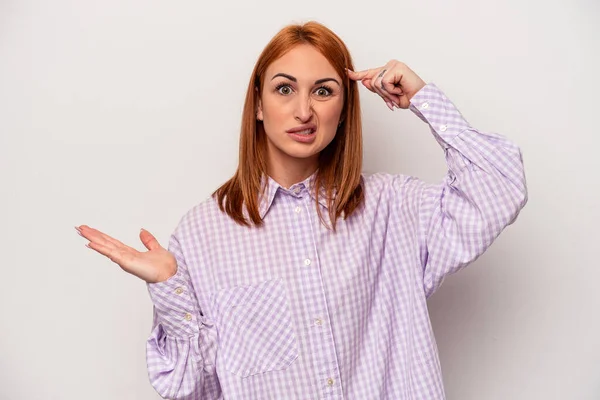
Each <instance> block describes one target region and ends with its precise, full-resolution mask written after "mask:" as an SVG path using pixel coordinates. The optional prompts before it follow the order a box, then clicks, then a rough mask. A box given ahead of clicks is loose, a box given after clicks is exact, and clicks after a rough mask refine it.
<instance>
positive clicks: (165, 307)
mask: <svg viewBox="0 0 600 400" xmlns="http://www.w3.org/2000/svg"><path fill="white" fill-rule="evenodd" d="M353 70H354V66H353V63H352V60H351V57H350V54H349V53H348V50H347V49H346V46H345V45H344V43H343V42H342V41H341V39H340V38H339V37H338V36H336V35H335V34H334V33H333V32H331V31H330V30H329V29H327V28H326V27H324V26H322V25H320V24H318V23H314V22H311V23H307V24H304V25H293V26H288V27H286V28H284V29H283V30H281V31H280V32H279V33H277V35H276V36H275V37H274V38H273V39H272V40H271V42H270V43H269V44H268V45H267V46H266V48H265V49H264V51H263V53H262V54H261V55H260V57H259V59H258V62H257V63H256V66H255V68H254V71H253V73H252V76H251V79H250V83H249V85H248V90H247V94H246V103H245V107H244V112H243V115H242V127H241V137H240V153H239V166H238V169H237V171H236V173H235V175H234V176H233V177H232V178H231V179H230V180H229V181H228V182H226V183H225V184H224V185H223V186H221V187H220V188H219V189H218V190H217V191H216V192H215V193H214V194H213V196H212V197H210V198H209V199H207V200H206V201H204V202H202V203H201V204H198V205H196V206H195V207H193V208H191V210H190V211H189V212H188V213H186V215H185V216H184V217H183V218H182V219H181V221H180V223H179V225H178V227H177V228H176V230H175V232H174V233H173V235H172V236H171V239H170V243H169V246H168V250H167V249H165V248H163V247H161V246H160V245H159V244H158V242H157V241H156V239H155V238H154V237H153V236H152V235H151V234H150V233H149V232H147V231H145V230H142V231H141V233H140V239H141V240H142V242H143V243H144V245H145V247H146V248H147V249H148V251H147V252H138V251H136V250H135V249H133V248H131V247H128V246H126V245H124V244H122V243H120V242H119V241H117V240H115V239H113V238H111V237H110V236H108V235H106V234H104V233H102V232H100V231H98V230H96V229H93V228H90V227H88V226H85V225H83V226H80V227H77V230H78V232H80V234H81V235H82V236H84V237H85V238H86V239H88V240H89V241H90V243H89V247H90V248H92V249H93V250H95V251H97V252H99V253H100V254H103V255H104V256H107V257H108V258H110V259H111V260H112V261H114V262H115V263H117V264H118V265H120V266H121V268H123V269H124V270H125V271H127V272H129V273H132V274H134V275H135V276H138V277H139V278H141V279H143V280H144V281H146V282H148V287H149V292H150V296H151V298H152V300H153V303H154V324H153V331H152V333H151V336H150V338H149V339H148V342H147V361H148V371H149V377H150V380H151V382H152V384H153V386H154V387H155V388H156V390H157V391H158V392H159V393H160V394H161V395H162V396H163V397H165V398H170V399H221V398H225V399H321V398H323V399H334V398H335V399H342V398H345V399H394V400H398V399H442V398H444V389H443V386H442V376H441V370H440V364H439V359H438V353H437V348H436V344H435V339H434V336H433V332H432V329H431V325H430V320H429V315H428V312H427V303H426V300H427V298H428V297H429V296H430V295H431V294H433V293H434V292H435V290H436V289H437V288H438V287H439V286H440V285H441V283H442V281H443V279H444V278H445V277H446V276H447V275H449V274H451V273H454V272H456V271H458V270H459V269H461V268H463V267H465V266H466V265H467V264H469V263H470V262H472V261H473V260H475V259H476V258H477V257H478V256H480V255H481V254H482V253H483V252H484V251H485V250H486V249H487V248H488V247H489V246H490V244H491V243H492V242H493V240H494V239H495V238H496V237H497V236H498V235H499V234H500V232H501V231H502V230H503V229H504V228H505V227H506V226H507V225H509V224H510V223H512V222H513V221H514V220H515V218H516V217H517V215H518V213H519V211H520V210H521V208H522V207H523V206H524V204H525V203H526V201H527V191H526V186H525V177H524V173H523V164H522V159H521V153H520V150H519V148H518V147H517V146H516V145H514V144H513V143H511V142H509V141H508V140H507V139H505V138H504V137H502V136H500V135H497V134H492V133H487V132H481V131H478V130H477V129H475V128H474V127H472V126H470V125H469V124H468V122H467V121H465V119H464V118H463V117H462V116H461V114H460V113H459V112H458V110H457V109H456V108H455V106H454V105H453V104H452V103H451V102H450V100H448V98H447V97H446V96H445V94H444V93H443V92H442V91H441V90H440V89H438V88H437V87H436V86H435V85H433V84H425V82H423V80H421V78H419V76H418V75H417V74H416V73H415V72H413V71H412V70H411V69H410V68H409V67H407V66H406V65H405V64H403V63H402V62H399V61H390V62H388V63H387V64H386V65H384V66H382V67H378V68H373V69H369V70H365V71H361V72H353ZM357 82H361V83H362V84H363V85H364V86H365V87H366V88H367V89H369V90H370V91H372V92H374V93H376V94H378V95H379V96H380V97H381V98H382V99H383V100H384V101H385V103H386V104H387V106H388V107H389V108H390V109H392V110H394V109H395V108H401V109H410V110H411V111H412V112H413V113H414V114H416V116H417V117H419V118H420V119H422V120H423V121H424V122H425V123H427V124H428V125H429V126H430V128H431V132H432V133H433V135H434V136H435V138H436V139H437V141H438V142H439V143H440V145H441V146H442V147H443V149H444V153H445V157H446V160H447V164H448V174H447V175H446V177H445V178H444V179H443V181H442V182H441V183H440V184H436V185H430V184H426V183H424V182H422V181H420V180H418V179H415V178H413V177H409V176H404V175H390V174H374V175H371V176H364V175H362V174H361V169H362V131H361V117H360V105H359V98H358V89H357Z"/></svg>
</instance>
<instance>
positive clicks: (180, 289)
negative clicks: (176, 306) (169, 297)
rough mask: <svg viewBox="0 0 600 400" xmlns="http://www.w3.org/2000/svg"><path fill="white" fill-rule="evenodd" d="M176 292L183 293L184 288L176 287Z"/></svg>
mask: <svg viewBox="0 0 600 400" xmlns="http://www.w3.org/2000/svg"><path fill="white" fill-rule="evenodd" d="M175 293H177V294H181V293H183V289H182V288H180V287H178V288H177V289H175Z"/></svg>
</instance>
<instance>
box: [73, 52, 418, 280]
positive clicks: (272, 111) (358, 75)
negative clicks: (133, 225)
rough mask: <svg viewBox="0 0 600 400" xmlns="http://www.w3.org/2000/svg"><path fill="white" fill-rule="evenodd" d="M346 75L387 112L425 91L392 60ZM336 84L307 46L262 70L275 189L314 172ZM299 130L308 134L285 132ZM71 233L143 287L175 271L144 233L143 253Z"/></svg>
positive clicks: (334, 113) (263, 116) (98, 236)
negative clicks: (130, 275)
mask: <svg viewBox="0 0 600 400" xmlns="http://www.w3.org/2000/svg"><path fill="white" fill-rule="evenodd" d="M347 73H348V77H349V78H350V79H353V80H355V81H357V82H360V83H362V85H363V86H364V87H365V88H367V89H368V90H370V91H371V92H373V93H376V94H377V95H379V96H380V97H381V98H382V100H384V102H385V103H386V104H387V106H388V108H390V110H394V109H395V108H403V109H406V108H408V107H409V106H410V99H411V98H412V97H413V96H414V95H415V94H416V93H417V92H418V91H419V90H421V88H423V86H425V82H424V81H423V80H422V79H421V78H420V77H419V76H418V75H417V74H416V73H414V72H413V71H412V70H411V69H410V68H409V67H408V66H406V64H404V63H402V62H400V61H397V60H391V61H389V62H388V63H387V64H386V65H384V66H382V67H378V68H372V69H368V70H363V71H358V72H354V71H350V70H348V71H347ZM278 74H284V75H278ZM323 80H326V81H323ZM336 81H337V83H336ZM341 83H342V80H341V77H340V76H339V75H338V74H337V73H336V72H335V69H334V68H333V66H331V64H329V62H328V61H327V59H326V58H325V57H324V56H323V55H322V54H320V53H319V52H318V51H316V50H315V49H314V48H312V47H310V46H308V45H302V46H297V47H295V48H293V49H291V50H290V51H289V52H287V53H286V54H285V55H284V56H282V57H281V58H280V59H278V60H276V61H274V62H273V63H272V64H271V65H270V66H269V67H268V68H267V71H266V74H265V79H264V87H263V88H262V89H263V90H262V98H261V99H260V102H259V109H258V110H257V119H259V120H262V121H263V124H264V128H265V133H266V135H267V143H268V145H267V148H268V154H267V164H268V173H269V175H270V176H271V177H272V178H273V179H274V180H275V181H276V182H278V183H279V184H280V185H282V186H284V187H290V186H291V185H293V184H294V183H296V182H300V181H302V180H304V179H306V178H307V177H308V176H310V175H311V174H312V173H313V172H314V171H315V170H316V169H317V167H318V164H317V163H318V155H319V153H320V152H321V151H322V150H323V149H324V148H325V147H327V145H328V144H329V143H330V142H331V141H332V140H333V138H334V137H335V134H336V132H337V128H338V124H339V122H340V117H341V111H342V108H343V105H344V93H343V90H342V86H341ZM323 86H326V87H327V88H326V89H325V88H323ZM305 127H308V128H309V129H310V131H305V132H304V133H303V132H299V133H295V132H288V131H290V130H294V129H304V128H305ZM306 132H310V133H309V134H308V135H307V134H305V133H306ZM75 230H76V231H77V233H78V234H79V235H80V236H82V237H83V238H85V239H87V240H89V243H88V244H86V246H87V247H89V248H90V249H92V250H94V251H96V252H98V253H100V254H102V255H103V256H105V257H107V258H108V259H110V260H111V261H113V262H114V263H115V264H117V265H119V266H120V267H121V268H122V269H123V270H124V271H125V272H128V273H130V274H132V275H135V276H137V277H138V278H140V279H142V280H144V281H146V282H148V283H157V282H162V281H165V280H167V279H169V278H170V277H171V276H173V275H175V273H176V272H177V262H176V260H175V257H174V256H173V254H171V253H170V252H169V251H168V250H167V249H165V248H164V247H162V246H161V245H160V244H159V243H158V241H157V240H156V238H155V237H154V236H153V235H152V234H151V233H150V232H148V231H146V230H145V229H142V230H141V231H140V235H139V236H140V240H141V241H142V243H143V244H144V247H146V249H147V250H148V251H138V250H136V249H134V248H132V247H130V246H127V245H125V244H123V243H121V242H120V241H118V240H117V239H114V238H112V237H111V236H109V235H107V234H105V233H103V232H101V231H99V230H97V229H94V228H91V227H89V226H87V225H81V226H76V227H75Z"/></svg>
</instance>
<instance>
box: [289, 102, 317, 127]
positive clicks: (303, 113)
mask: <svg viewBox="0 0 600 400" xmlns="http://www.w3.org/2000/svg"><path fill="white" fill-rule="evenodd" d="M313 111H314V110H313V106H312V101H311V99H310V97H308V98H306V97H302V96H298V104H297V105H296V110H295V115H294V117H295V118H296V119H297V120H298V121H300V122H301V123H303V124H305V123H307V122H308V121H310V119H311V118H312V116H313Z"/></svg>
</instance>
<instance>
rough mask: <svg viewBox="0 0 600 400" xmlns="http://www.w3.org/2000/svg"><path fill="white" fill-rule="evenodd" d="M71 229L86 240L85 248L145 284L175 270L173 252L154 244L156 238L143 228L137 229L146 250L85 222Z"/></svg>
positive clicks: (175, 261)
mask: <svg viewBox="0 0 600 400" xmlns="http://www.w3.org/2000/svg"><path fill="white" fill-rule="evenodd" d="M75 230H76V231H77V232H78V233H79V235H80V236H82V237H84V238H86V239H87V240H89V241H90V243H89V244H87V247H89V248H91V249H93V250H96V251H97V252H98V253H100V254H102V255H104V256H106V257H108V258H109V259H110V260H111V261H113V262H114V263H116V264H118V265H119V266H120V267H121V268H122V269H123V270H124V271H126V272H129V273H130V274H132V275H135V276H137V277H138V278H140V279H143V280H144V281H146V282H148V283H157V282H163V281H166V280H167V279H169V278H170V277H171V276H173V275H175V273H176V272H177V260H175V257H174V256H173V254H171V253H170V252H169V251H168V250H167V249H165V248H164V247H162V246H161V245H160V244H158V241H157V240H156V238H155V237H154V236H152V234H151V233H150V232H148V231H147V230H145V229H142V230H141V231H140V240H141V241H142V243H143V244H144V246H146V248H147V249H148V251H146V252H141V251H137V250H136V249H134V248H132V247H129V246H126V245H124V244H123V243H121V242H119V241H118V240H117V239H114V238H112V237H110V236H108V235H106V234H105V233H102V232H100V231H99V230H97V229H94V228H90V227H89V226H87V225H81V226H76V227H75Z"/></svg>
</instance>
